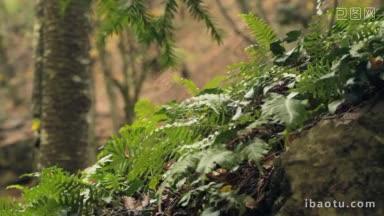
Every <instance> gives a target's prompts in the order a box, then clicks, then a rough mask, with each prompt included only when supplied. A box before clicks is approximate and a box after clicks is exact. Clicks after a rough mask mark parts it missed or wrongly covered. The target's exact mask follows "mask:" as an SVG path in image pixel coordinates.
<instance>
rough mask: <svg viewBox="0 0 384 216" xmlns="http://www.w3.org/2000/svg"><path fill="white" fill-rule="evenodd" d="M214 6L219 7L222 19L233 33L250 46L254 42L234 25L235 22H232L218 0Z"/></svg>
mask: <svg viewBox="0 0 384 216" xmlns="http://www.w3.org/2000/svg"><path fill="white" fill-rule="evenodd" d="M216 4H217V6H218V7H219V9H220V12H221V14H222V15H223V16H224V18H225V19H226V20H227V22H228V23H229V24H230V25H231V27H232V29H233V31H234V32H235V33H236V34H237V35H239V36H241V37H242V38H243V39H244V40H245V41H247V42H248V43H250V44H252V43H254V41H253V40H252V39H251V38H250V37H248V36H247V35H245V34H244V33H243V32H242V31H241V30H240V29H239V28H238V27H237V25H236V23H235V21H233V19H232V17H231V16H230V15H229V14H228V12H227V10H226V9H225V7H224V5H223V3H222V2H221V1H220V0H216Z"/></svg>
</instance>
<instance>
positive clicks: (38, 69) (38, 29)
mask: <svg viewBox="0 0 384 216" xmlns="http://www.w3.org/2000/svg"><path fill="white" fill-rule="evenodd" d="M43 4H44V0H37V3H36V9H35V11H36V20H35V26H34V28H35V29H34V40H35V41H34V43H35V44H34V48H35V56H34V61H35V68H34V77H33V92H32V117H33V118H34V119H38V120H40V119H41V104H42V98H43V97H42V93H43V70H44V64H43V58H44V32H43V30H44V23H43V18H44V10H43V9H44V8H43Z"/></svg>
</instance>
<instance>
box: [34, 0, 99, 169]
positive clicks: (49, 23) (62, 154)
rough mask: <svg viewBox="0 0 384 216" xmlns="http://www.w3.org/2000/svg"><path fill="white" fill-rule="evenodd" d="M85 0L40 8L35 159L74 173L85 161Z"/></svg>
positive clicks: (87, 78)
mask: <svg viewBox="0 0 384 216" xmlns="http://www.w3.org/2000/svg"><path fill="white" fill-rule="evenodd" d="M89 4H90V1H89V0H82V1H78V0H76V1H74V0H71V1H69V3H68V5H66V7H65V8H62V4H60V1H57V0H46V1H45V4H44V5H43V7H44V31H43V34H44V44H43V45H44V52H45V53H44V60H43V64H44V76H43V89H44V91H43V98H42V129H41V159H40V165H41V166H43V167H46V166H54V165H57V166H59V167H62V168H64V169H66V170H68V171H72V172H75V171H76V170H78V169H81V168H85V167H87V166H88V165H89V164H90V162H91V161H90V160H89V156H90V155H92V152H90V151H91V149H94V148H91V147H90V146H89V145H90V143H89V142H88V139H89V117H90V116H89V110H90V106H91V101H90V98H89V94H90V93H89V86H90V83H89V82H90V73H89V64H90V57H89V53H88V51H89V38H88V36H89V35H88V34H89V32H90V27H89V20H88V11H89Z"/></svg>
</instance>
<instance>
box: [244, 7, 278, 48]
mask: <svg viewBox="0 0 384 216" xmlns="http://www.w3.org/2000/svg"><path fill="white" fill-rule="evenodd" d="M241 17H242V18H243V20H244V21H245V23H246V24H247V26H248V28H249V29H250V31H251V34H252V36H253V37H254V38H255V40H256V42H257V45H258V46H259V47H261V48H262V49H263V50H269V48H270V44H271V43H273V42H275V41H276V40H277V39H278V37H277V35H276V33H275V32H274V30H273V29H272V28H271V27H270V26H269V25H268V24H267V23H266V22H265V21H264V20H263V19H261V18H259V17H257V16H256V15H254V14H242V15H241Z"/></svg>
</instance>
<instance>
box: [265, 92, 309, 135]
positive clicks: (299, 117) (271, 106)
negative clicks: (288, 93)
mask: <svg viewBox="0 0 384 216" xmlns="http://www.w3.org/2000/svg"><path fill="white" fill-rule="evenodd" d="M305 108H306V104H305V103H304V101H301V100H297V99H293V97H285V96H283V95H279V94H276V93H272V94H271V97H270V98H269V100H267V101H266V102H265V103H264V104H263V106H262V116H263V117H272V118H273V119H274V120H277V121H279V122H282V123H284V124H286V126H287V127H288V128H291V129H294V128H297V127H299V126H301V125H302V124H303V123H304V122H305V121H306V120H307V118H308V113H307V111H306V109H305Z"/></svg>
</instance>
